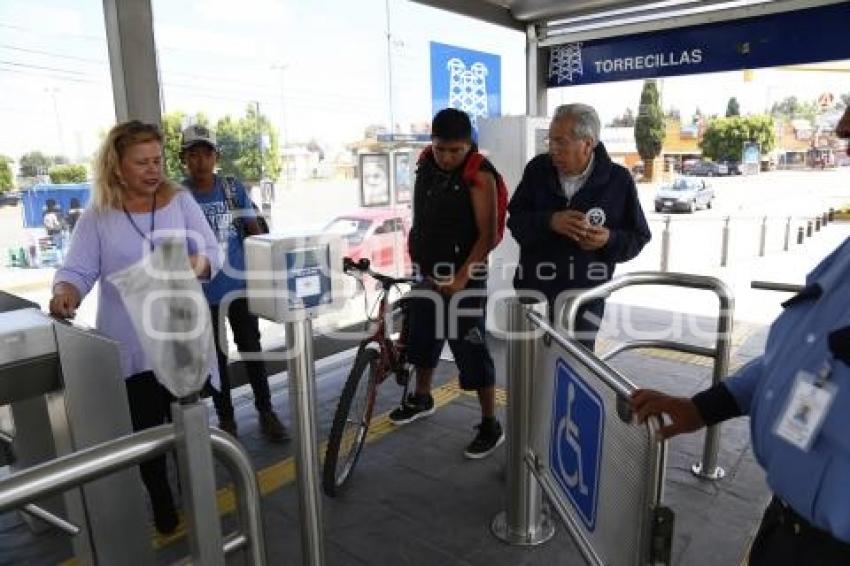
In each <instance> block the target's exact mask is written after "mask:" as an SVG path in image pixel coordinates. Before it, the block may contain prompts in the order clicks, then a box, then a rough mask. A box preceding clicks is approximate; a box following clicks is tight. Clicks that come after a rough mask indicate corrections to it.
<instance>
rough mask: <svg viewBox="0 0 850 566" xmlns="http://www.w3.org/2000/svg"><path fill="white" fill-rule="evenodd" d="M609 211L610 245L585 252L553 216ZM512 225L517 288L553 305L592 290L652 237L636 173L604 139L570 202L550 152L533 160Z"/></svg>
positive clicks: (514, 202)
mask: <svg viewBox="0 0 850 566" xmlns="http://www.w3.org/2000/svg"><path fill="white" fill-rule="evenodd" d="M568 208H569V209H574V210H580V211H582V212H587V211H588V210H590V209H591V208H601V209H602V210H604V211H605V227H606V228H608V230H609V231H610V234H611V235H610V238H609V240H608V243H607V244H605V246H603V247H602V248H600V249H598V250H594V251H584V250H582V249H581V248H580V247H578V244H576V242H574V241H573V240H570V239H569V238H567V237H566V236H562V235H560V234H557V233H556V232H554V231H552V229H551V228H550V227H549V223H550V220H551V218H552V214H554V213H555V212H558V211H560V210H565V209H568ZM508 214H509V216H508V228H509V229H510V231H511V234H513V237H514V238H515V239H516V241H517V242H518V243H519V247H520V255H519V266H518V268H517V271H516V275H515V276H514V287H516V288H517V289H530V290H535V291H540V292H542V293H543V294H544V295H545V296H546V297H547V299H549V301H550V303H552V302H554V298H555V297H556V296H557V295H558V294H559V293H561V292H562V291H565V290H567V289H587V288H590V287H595V286H597V285H600V284H602V283H604V282H606V281H608V280H609V279H611V277H612V276H613V275H614V264H616V263H620V262H624V261H628V260H630V259H632V258H633V257H635V256H636V255H637V254H638V253H639V252H640V250H641V249H642V248H643V246H644V245H646V243H647V242H648V241H649V239H650V237H651V234H650V232H649V227H648V226H647V224H646V217H644V215H643V209H641V206H640V202H639V201H638V196H637V188H636V187H635V183H634V181H633V180H632V176H631V174H630V173H629V172H628V171H627V170H626V169H625V168H624V167H622V166H620V165H617V164H616V163H614V162H612V161H611V158H610V157H608V152H607V151H605V146H604V145H603V144H602V143H601V142H600V143H598V144H597V145H596V149H594V166H593V171H592V172H591V174H590V177H589V178H588V179H587V182H586V183H585V184H584V186H583V187H582V188H581V189H580V190H579V191H578V192H577V193H576V194H575V195H573V198H572V199H571V200H569V201H568V199H567V197H566V195H564V192H563V191H562V190H561V182H560V180H559V179H558V172H557V170H556V169H555V165H554V164H553V163H552V158H551V157H550V156H549V155H548V154H541V155H538V156H537V157H535V158H534V159H532V160H531V161H529V162H528V165H526V167H525V171H524V172H523V174H522V180H521V181H520V183H519V186H518V187H517V190H516V192H514V195H513V197H511V201H510V203H509V204H508Z"/></svg>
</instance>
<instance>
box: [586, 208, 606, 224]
mask: <svg viewBox="0 0 850 566" xmlns="http://www.w3.org/2000/svg"><path fill="white" fill-rule="evenodd" d="M584 217H585V218H586V219H587V223H588V224H590V225H591V226H604V225H605V211H604V210H602V209H601V208H599V207H598V206H596V207H593V208H591V209H590V210H588V211H587V213H586V214H585V215H584Z"/></svg>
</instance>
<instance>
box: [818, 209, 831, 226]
mask: <svg viewBox="0 0 850 566" xmlns="http://www.w3.org/2000/svg"><path fill="white" fill-rule="evenodd" d="M828 222H829V213H827V212H824V213H823V215H822V216H821V220H820V225H821V226H826V225H827V223H828Z"/></svg>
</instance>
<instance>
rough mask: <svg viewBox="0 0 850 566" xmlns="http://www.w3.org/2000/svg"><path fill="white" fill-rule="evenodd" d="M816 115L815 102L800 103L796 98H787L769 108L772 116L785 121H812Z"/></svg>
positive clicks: (816, 106)
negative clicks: (796, 119)
mask: <svg viewBox="0 0 850 566" xmlns="http://www.w3.org/2000/svg"><path fill="white" fill-rule="evenodd" d="M817 113H818V105H817V102H815V101H813V100H812V101H809V102H800V101H799V100H797V97H796V96H788V97H785V98H783V99H782V100H781V101H780V102H774V103H773V106H772V107H771V108H770V114H772V115H773V116H779V117H784V118H787V119H791V120H793V119H795V118H803V119H806V120H810V121H811V120H813V119H814V117H815V115H816V114H817Z"/></svg>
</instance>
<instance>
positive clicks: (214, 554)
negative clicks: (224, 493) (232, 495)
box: [171, 396, 225, 566]
mask: <svg viewBox="0 0 850 566" xmlns="http://www.w3.org/2000/svg"><path fill="white" fill-rule="evenodd" d="M193 397H194V402H188V403H186V402H185V401H184V400H181V402H179V403H172V405H171V413H172V415H173V419H174V431H175V433H176V435H177V438H176V449H177V450H176V452H177V463H178V468H179V470H180V485H181V486H182V488H183V501H184V507H185V510H186V522H187V529H186V531H187V534H188V537H189V553H190V555H191V557H192V563H193V564H203V565H204V566H207V565H210V566H224V564H225V561H224V552H223V542H222V538H221V522H220V521H219V517H218V509H217V508H216V490H215V467H214V466H213V457H212V445H211V443H210V427H209V419H208V417H207V406H206V405H204V404H203V403H199V402H197V396H193Z"/></svg>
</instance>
